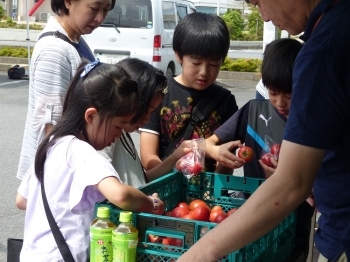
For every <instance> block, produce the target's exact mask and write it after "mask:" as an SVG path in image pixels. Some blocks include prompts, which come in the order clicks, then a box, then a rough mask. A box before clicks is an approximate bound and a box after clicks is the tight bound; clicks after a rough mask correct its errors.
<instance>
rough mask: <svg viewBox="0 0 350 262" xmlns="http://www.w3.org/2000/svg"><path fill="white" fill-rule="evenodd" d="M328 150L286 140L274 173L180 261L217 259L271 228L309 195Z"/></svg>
mask: <svg viewBox="0 0 350 262" xmlns="http://www.w3.org/2000/svg"><path fill="white" fill-rule="evenodd" d="M325 152H326V151H325V150H321V149H316V148H311V147H306V146H302V145H299V144H295V143H292V142H289V141H286V140H284V141H283V142H282V147H281V152H280V156H279V163H278V166H277V169H276V172H275V173H274V175H273V176H271V177H270V178H269V179H268V180H266V182H264V183H263V184H262V185H261V186H260V187H259V188H258V190H257V191H256V192H255V193H254V194H253V195H252V196H251V197H250V198H249V199H248V200H247V202H246V203H245V204H244V205H242V207H240V208H239V209H238V210H237V211H236V212H235V213H233V214H232V215H230V216H229V217H228V218H227V219H225V220H224V221H223V222H221V223H220V224H219V225H218V226H216V227H215V228H214V229H212V230H210V231H209V232H208V233H207V234H206V235H205V236H204V237H202V238H201V239H200V240H199V241H198V242H197V243H196V244H195V245H193V246H192V247H191V248H190V249H189V250H188V251H187V252H186V253H185V254H184V255H182V256H181V257H180V258H179V259H178V260H177V261H178V262H185V261H200V262H205V261H217V260H218V259H220V258H221V257H223V256H225V255H227V254H229V253H231V252H233V251H234V250H238V249H240V248H242V247H244V246H246V245H247V244H248V243H250V242H252V241H254V240H256V239H258V238H259V237H262V236H263V235H265V234H266V233H268V232H269V231H271V230H272V229H273V228H274V227H276V226H277V225H278V223H280V222H281V221H282V220H283V219H284V218H285V217H286V216H287V215H288V214H290V213H291V212H292V211H293V210H295V208H296V207H297V206H298V205H299V204H300V203H301V202H302V201H305V199H306V198H307V197H308V196H309V194H310V192H311V189H312V185H313V183H314V181H315V178H316V174H317V171H318V170H319V167H320V165H321V162H322V159H323V157H324V154H325Z"/></svg>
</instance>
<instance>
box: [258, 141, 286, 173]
mask: <svg viewBox="0 0 350 262" xmlns="http://www.w3.org/2000/svg"><path fill="white" fill-rule="evenodd" d="M280 148H281V145H280V144H279V143H277V142H276V141H274V140H273V139H272V138H271V137H269V136H268V135H266V136H265V148H263V150H262V151H261V155H260V159H261V160H262V162H263V163H264V164H265V165H267V166H269V167H275V165H274V164H273V161H272V159H274V160H275V161H278V157H279V153H280ZM266 178H268V177H266Z"/></svg>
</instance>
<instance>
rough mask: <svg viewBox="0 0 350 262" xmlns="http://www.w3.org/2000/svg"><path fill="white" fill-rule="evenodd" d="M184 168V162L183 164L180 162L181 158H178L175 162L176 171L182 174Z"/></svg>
mask: <svg viewBox="0 0 350 262" xmlns="http://www.w3.org/2000/svg"><path fill="white" fill-rule="evenodd" d="M184 167H185V165H184V162H183V160H182V159H181V158H180V159H179V160H177V161H176V164H175V168H176V169H177V170H178V171H180V172H182V171H183V169H184Z"/></svg>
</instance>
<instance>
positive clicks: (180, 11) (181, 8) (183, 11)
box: [176, 4, 187, 22]
mask: <svg viewBox="0 0 350 262" xmlns="http://www.w3.org/2000/svg"><path fill="white" fill-rule="evenodd" d="M176 9H177V20H178V21H179V22H180V20H182V18H184V17H185V16H186V15H187V6H185V5H182V4H176Z"/></svg>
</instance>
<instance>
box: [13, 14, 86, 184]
mask: <svg viewBox="0 0 350 262" xmlns="http://www.w3.org/2000/svg"><path fill="white" fill-rule="evenodd" d="M48 31H59V32H61V33H62V34H65V35H67V33H66V32H65V31H64V29H63V28H62V26H61V25H60V24H59V23H58V22H57V21H56V19H55V17H51V18H50V19H49V21H48V23H47V25H46V26H45V28H44V29H43V31H42V33H44V32H48ZM80 62H81V58H80V56H79V54H78V52H77V50H76V48H75V47H74V46H72V45H71V44H69V43H67V42H65V41H63V40H61V39H59V38H56V37H54V36H47V37H43V38H41V39H40V40H39V41H37V43H36V45H35V48H34V51H33V55H32V60H31V64H30V72H29V100H28V112H27V119H26V123H25V129H24V136H23V143H22V149H21V155H20V160H19V166H18V171H17V178H19V179H22V178H23V176H24V175H25V173H26V172H27V170H28V169H29V167H30V166H31V164H32V163H33V162H34V158H35V154H36V150H37V148H38V146H39V144H40V143H41V142H42V140H43V139H44V138H45V126H46V125H47V124H51V125H55V124H56V123H57V121H58V120H59V119H60V117H61V114H62V108H63V100H64V96H65V94H66V90H67V87H68V85H69V82H70V80H71V79H72V77H73V76H74V74H75V72H76V69H77V67H78V66H79V64H80Z"/></svg>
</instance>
